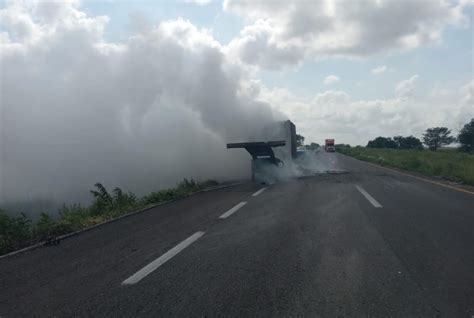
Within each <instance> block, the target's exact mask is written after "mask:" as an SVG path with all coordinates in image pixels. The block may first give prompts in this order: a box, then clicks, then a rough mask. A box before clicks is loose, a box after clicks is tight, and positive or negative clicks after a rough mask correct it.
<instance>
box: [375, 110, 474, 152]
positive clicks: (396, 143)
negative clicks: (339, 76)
mask: <svg viewBox="0 0 474 318" xmlns="http://www.w3.org/2000/svg"><path fill="white" fill-rule="evenodd" d="M422 140H423V141H421V140H420V139H418V138H416V137H414V136H408V137H404V136H395V137H393V138H391V137H377V138H375V139H373V140H370V141H369V142H368V143H367V147H368V148H391V149H423V144H425V145H426V146H427V147H428V149H430V150H432V151H436V150H438V148H440V147H442V146H445V145H450V144H452V143H453V142H458V143H459V144H460V146H459V150H460V151H463V152H469V153H474V118H473V119H471V121H470V122H469V123H467V124H465V125H464V126H463V128H462V129H461V131H460V132H459V134H458V136H457V137H454V136H452V135H451V130H449V129H448V128H446V127H432V128H428V129H426V131H425V133H424V134H423V138H422Z"/></svg>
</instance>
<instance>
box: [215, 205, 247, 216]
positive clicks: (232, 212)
mask: <svg viewBox="0 0 474 318" xmlns="http://www.w3.org/2000/svg"><path fill="white" fill-rule="evenodd" d="M246 204H247V202H245V201H242V202H240V203H239V204H237V205H236V206H234V207H233V208H232V209H230V210H229V211H227V212H225V213H224V214H222V215H221V216H220V217H219V219H225V218H227V217H229V216H231V215H232V214H234V213H235V212H236V211H237V210H238V209H240V208H241V207H243V206H244V205H246Z"/></svg>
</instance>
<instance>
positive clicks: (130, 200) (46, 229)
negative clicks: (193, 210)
mask: <svg viewBox="0 0 474 318" xmlns="http://www.w3.org/2000/svg"><path fill="white" fill-rule="evenodd" d="M214 185H217V182H216V181H213V180H207V181H204V182H195V181H194V180H193V179H191V180H187V179H184V180H183V181H182V182H180V183H178V184H177V186H176V187H174V188H170V189H164V190H160V191H157V192H152V193H150V194H148V195H145V196H144V197H142V198H137V197H136V196H135V195H134V194H133V193H131V192H123V191H122V190H121V189H120V188H115V189H114V190H113V191H112V193H111V194H110V193H109V192H108V191H107V190H106V189H105V187H103V186H102V184H100V183H97V184H96V185H95V187H96V190H91V191H90V192H91V194H92V195H93V196H94V201H93V203H92V204H91V205H90V206H87V207H84V206H81V205H78V204H71V205H66V204H65V205H63V207H62V208H61V209H60V210H59V213H58V217H56V218H53V217H52V216H51V215H50V214H48V213H41V215H40V218H39V220H38V221H37V222H32V220H30V219H29V218H28V217H26V216H25V215H24V214H21V215H20V216H16V217H12V216H9V215H8V214H7V213H6V212H5V211H3V210H2V209H0V255H2V254H5V253H8V252H11V251H14V250H17V249H20V248H23V247H26V246H29V245H32V244H35V243H37V242H40V241H43V240H48V239H49V238H51V237H56V236H59V235H63V234H67V233H71V232H74V231H78V230H81V229H84V228H86V227H89V226H92V225H95V224H99V223H102V222H105V221H107V220H110V219H113V218H116V217H119V216H121V215H124V214H127V213H129V212H131V211H134V210H138V209H141V208H144V207H147V206H150V205H153V204H157V203H161V202H165V201H169V200H173V199H178V198H183V197H185V196H187V195H189V194H191V193H194V192H197V191H199V190H202V189H204V188H208V187H210V186H214Z"/></svg>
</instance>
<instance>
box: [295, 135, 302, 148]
mask: <svg viewBox="0 0 474 318" xmlns="http://www.w3.org/2000/svg"><path fill="white" fill-rule="evenodd" d="M296 145H297V146H303V145H304V137H303V136H301V135H298V134H296Z"/></svg>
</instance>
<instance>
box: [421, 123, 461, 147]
mask: <svg viewBox="0 0 474 318" xmlns="http://www.w3.org/2000/svg"><path fill="white" fill-rule="evenodd" d="M450 135H451V130H449V129H448V128H446V127H433V128H428V129H426V132H425V133H424V134H423V143H424V144H425V145H427V146H428V148H430V150H433V151H436V150H438V148H439V147H441V146H443V145H449V144H451V143H453V142H454V141H455V140H456V138H454V137H452V136H450Z"/></svg>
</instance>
